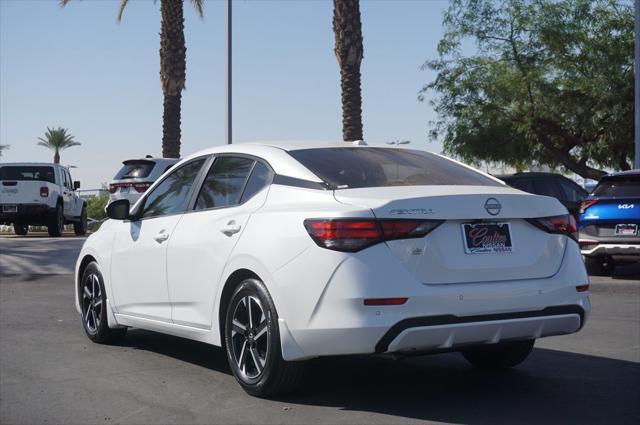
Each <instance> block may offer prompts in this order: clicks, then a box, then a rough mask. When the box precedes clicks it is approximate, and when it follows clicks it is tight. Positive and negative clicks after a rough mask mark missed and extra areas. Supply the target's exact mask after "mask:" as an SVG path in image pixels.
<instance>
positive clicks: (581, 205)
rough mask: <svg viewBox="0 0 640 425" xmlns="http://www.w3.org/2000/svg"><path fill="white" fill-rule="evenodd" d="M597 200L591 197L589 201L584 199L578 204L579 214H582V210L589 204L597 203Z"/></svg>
mask: <svg viewBox="0 0 640 425" xmlns="http://www.w3.org/2000/svg"><path fill="white" fill-rule="evenodd" d="M597 203H598V200H597V199H591V200H589V201H584V202H583V203H582V204H580V209H579V210H578V212H579V213H580V214H584V212H585V211H586V210H587V208H589V207H590V206H591V205H594V204H597Z"/></svg>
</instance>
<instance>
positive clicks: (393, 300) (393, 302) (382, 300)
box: [364, 298, 409, 305]
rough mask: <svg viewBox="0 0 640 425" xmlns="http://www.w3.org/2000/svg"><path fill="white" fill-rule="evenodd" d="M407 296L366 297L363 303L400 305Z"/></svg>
mask: <svg viewBox="0 0 640 425" xmlns="http://www.w3.org/2000/svg"><path fill="white" fill-rule="evenodd" d="M408 299H409V298H367V299H365V300H364V305H402V304H404V303H406V302H407V300H408Z"/></svg>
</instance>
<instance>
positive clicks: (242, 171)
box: [195, 156, 255, 210]
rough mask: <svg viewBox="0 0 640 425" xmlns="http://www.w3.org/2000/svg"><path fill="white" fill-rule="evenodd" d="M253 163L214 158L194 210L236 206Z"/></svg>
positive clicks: (239, 159)
mask: <svg viewBox="0 0 640 425" xmlns="http://www.w3.org/2000/svg"><path fill="white" fill-rule="evenodd" d="M254 162H255V161H253V160H252V159H248V158H240V157H232V156H223V157H219V158H216V160H215V161H214V162H213V165H212V166H211V168H210V169H209V172H208V173H207V178H206V179H205V181H204V183H203V184H202V188H201V189H200V193H199V194H198V199H197V200H196V205H195V209H196V210H202V209H208V208H221V207H228V206H231V205H236V204H238V203H239V201H240V195H241V194H242V189H243V188H244V184H245V182H246V180H247V177H248V176H249V173H250V172H251V169H252V168H253V164H254Z"/></svg>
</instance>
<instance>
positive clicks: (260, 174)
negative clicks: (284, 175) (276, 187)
mask: <svg viewBox="0 0 640 425" xmlns="http://www.w3.org/2000/svg"><path fill="white" fill-rule="evenodd" d="M272 178H273V173H272V172H271V170H270V169H269V167H267V166H266V165H264V164H263V163H261V162H256V165H255V167H253V171H251V176H250V177H249V180H248V181H247V185H246V186H245V188H244V192H242V198H240V203H241V204H242V203H243V202H244V201H246V200H248V199H251V198H252V197H253V195H255V194H256V193H258V192H260V191H261V190H262V189H263V188H264V187H266V186H268V185H269V184H270V183H271V179H272Z"/></svg>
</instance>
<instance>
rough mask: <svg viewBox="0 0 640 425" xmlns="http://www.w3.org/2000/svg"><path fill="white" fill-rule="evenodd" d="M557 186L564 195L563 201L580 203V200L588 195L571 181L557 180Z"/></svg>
mask: <svg viewBox="0 0 640 425" xmlns="http://www.w3.org/2000/svg"><path fill="white" fill-rule="evenodd" d="M558 184H559V185H560V189H561V190H562V193H563V194H564V196H563V199H566V200H567V201H571V202H580V201H582V199H583V198H584V197H585V196H587V195H588V193H587V191H586V190H584V189H583V188H581V187H580V186H578V185H577V184H575V183H573V182H572V181H568V180H565V179H563V178H561V179H560V180H558Z"/></svg>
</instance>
